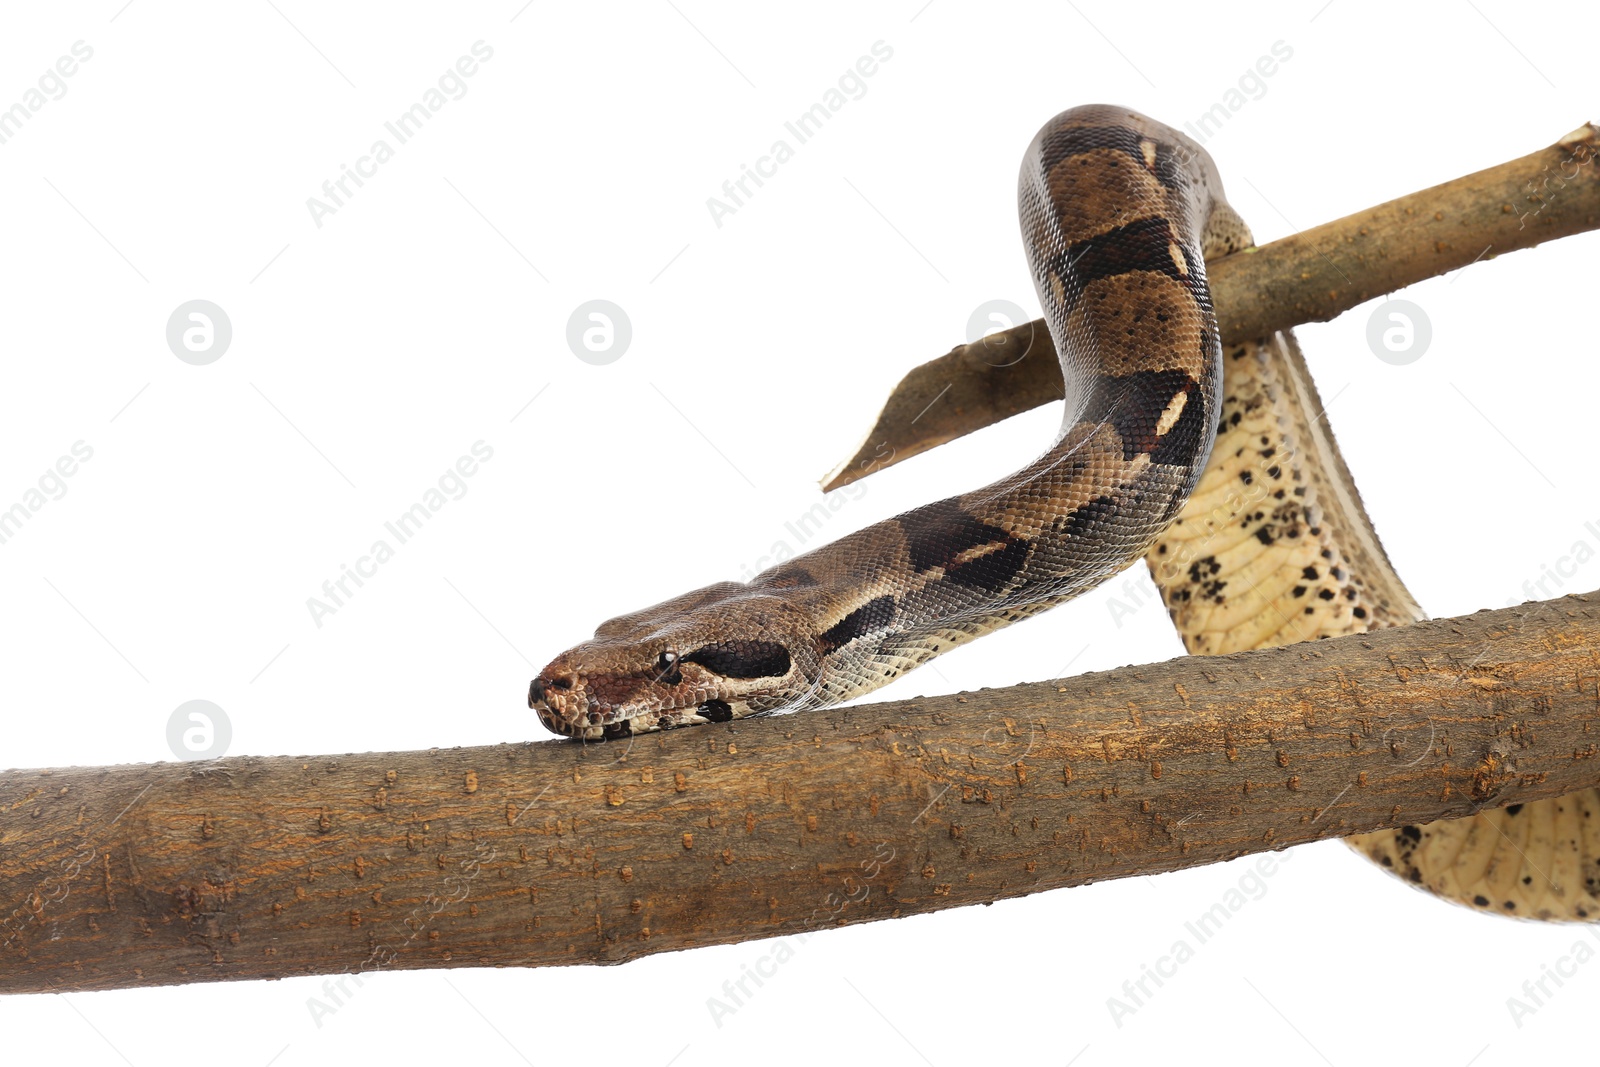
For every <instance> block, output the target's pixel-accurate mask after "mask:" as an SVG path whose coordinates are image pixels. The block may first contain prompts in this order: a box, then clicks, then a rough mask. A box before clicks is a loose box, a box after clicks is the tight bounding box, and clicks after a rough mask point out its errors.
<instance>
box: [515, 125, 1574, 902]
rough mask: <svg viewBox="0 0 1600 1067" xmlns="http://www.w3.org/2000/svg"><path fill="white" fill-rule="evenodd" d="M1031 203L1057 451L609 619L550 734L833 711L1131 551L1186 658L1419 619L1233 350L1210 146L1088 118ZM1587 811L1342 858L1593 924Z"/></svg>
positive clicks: (574, 659)
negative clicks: (1218, 291)
mask: <svg viewBox="0 0 1600 1067" xmlns="http://www.w3.org/2000/svg"><path fill="white" fill-rule="evenodd" d="M1018 204H1019V214H1020V216H1021V223H1022V235H1023V243H1024V246H1025V249H1026V253H1027V257H1028V263H1029V266H1030V267H1031V269H1032V273H1033V278H1034V283H1035V286H1036V287H1037V289H1038V294H1039V299H1040V301H1041V303H1042V305H1043V307H1044V312H1045V320H1046V322H1047V324H1048V326H1049V330H1050V334H1051V337H1052V339H1053V340H1054V342H1055V346H1056V351H1057V354H1058V356H1059V358H1060V360H1061V369H1062V375H1063V378H1064V380H1065V382H1066V393H1067V403H1066V414H1065V418H1064V420H1063V423H1062V430H1061V432H1060V434H1059V435H1058V437H1057V439H1056V441H1055V443H1054V445H1053V446H1052V447H1051V448H1050V450H1049V451H1047V452H1046V453H1045V454H1044V455H1043V456H1041V457H1040V458H1039V459H1037V460H1035V461H1034V462H1033V463H1031V464H1029V465H1028V466H1026V467H1024V468H1022V469H1021V470H1019V471H1017V472H1016V473H1015V474H1012V475H1010V476H1008V477H1006V478H1003V479H1001V480H1000V481H998V482H995V483H994V484H992V485H989V486H986V487H984V488H982V489H978V490H975V491H972V492H968V493H963V494H961V495H959V496H953V497H950V498H948V499H945V500H941V501H938V502H937V503H933V504H928V505H925V506H923V507H920V508H916V509H915V510H912V511H909V512H906V513H905V514H902V515H899V516H896V517H894V518H891V519H886V520H884V521H883V522H880V523H877V524H875V525H873V526H869V527H867V528H866V529H863V530H861V531H859V532H857V533H854V534H851V535H849V536H847V537H844V538H841V539H840V540H838V541H835V542H833V543H831V544H828V545H824V546H823V547H821V548H818V549H815V550H813V551H811V552H809V553H806V554H805V555H802V556H799V557H797V558H795V559H792V560H789V561H787V562H785V563H783V564H780V565H779V566H777V567H774V568H772V569H770V570H768V571H765V572H763V573H762V574H759V575H757V576H756V577H755V578H754V579H752V580H751V581H750V582H748V583H738V582H724V583H720V584H717V585H712V586H708V587H706V588H704V589H699V590H696V591H694V592H690V593H686V594H684V595H682V596H679V597H677V598H675V599H672V600H668V601H666V602H664V603H661V604H658V605H655V606H654V607H650V608H645V609H644V610H642V611H638V612H635V613H633V614H630V615H624V616H621V617H619V618H616V619H612V620H610V621H608V622H605V623H602V624H601V625H600V627H599V628H598V629H597V630H596V631H595V636H594V638H593V639H592V640H590V641H586V642H583V643H582V644H579V645H578V646H576V647H575V648H573V649H571V650H569V651H567V652H565V653H563V654H562V655H560V656H558V657H556V659H555V660H554V661H552V662H551V663H550V665H549V666H547V667H546V668H545V669H544V670H543V671H541V672H540V673H539V675H538V677H536V678H535V679H534V680H533V682H532V683H531V685H530V686H529V691H528V703H529V706H530V707H532V708H533V709H535V710H536V711H537V712H538V714H539V717H540V720H541V721H542V722H543V723H544V724H545V726H547V727H548V728H549V729H551V730H552V731H555V732H556V733H560V734H564V735H566V736H569V737H576V738H583V739H587V740H602V739H612V738H617V737H624V736H630V735H632V734H635V733H642V732H645V731H651V730H661V729H668V728H672V727H677V726H685V725H691V724H700V723H719V722H727V721H729V720H731V719H737V718H742V717H745V716H748V715H756V714H761V713H763V712H771V711H778V710H803V709H808V708H817V707H823V706H826V705H830V704H836V703H839V702H841V701H845V700H848V699H851V698H853V697H856V696H860V695H861V694H864V693H867V692H870V691H871V690H873V689H876V688H878V687H879V686H881V685H884V684H886V683H887V682H889V681H891V680H893V679H894V678H896V677H898V676H899V675H901V674H903V673H905V672H906V671H909V670H911V669H913V668H915V667H917V666H920V665H921V664H923V663H926V662H927V661H928V660H930V659H932V658H934V657H935V656H937V655H939V654H940V653H942V652H946V651H948V650H950V649H951V648H954V647H956V646H957V645H959V644H962V643H964V642H966V641H969V640H972V639H973V638H976V637H980V636H982V635H984V634H986V633H989V632H991V631H993V630H996V629H999V628H1000V627H1002V626H1006V625H1008V624H1010V623H1013V622H1017V621H1018V620H1021V619H1024V618H1027V617H1030V616H1033V615H1036V614H1038V613H1040V612H1042V611H1045V610H1047V609H1048V608H1051V607H1054V606H1055V605H1057V604H1060V603H1062V602H1064V601H1066V600H1069V599H1071V598H1072V597H1074V596H1076V595H1078V594H1079V593H1082V592H1084V591H1085V590H1087V589H1090V588H1092V587H1094V586H1095V585H1097V584H1099V583H1100V582H1101V581H1103V580H1105V579H1106V578H1107V577H1109V576H1111V575H1112V574H1115V573H1116V572H1118V571H1120V570H1122V569H1123V568H1124V567H1126V566H1127V565H1129V564H1130V563H1133V562H1134V561H1136V560H1138V559H1139V558H1140V557H1141V556H1145V557H1147V560H1148V563H1149V565H1150V567H1151V571H1152V575H1153V577H1154V578H1155V580H1156V584H1157V585H1158V587H1160V589H1161V591H1162V595H1163V598H1164V600H1165V601H1166V603H1167V606H1168V609H1169V611H1170V612H1171V614H1172V617H1173V621H1174V622H1175V624H1176V625H1177V627H1178V629H1179V631H1180V633H1181V634H1182V636H1183V639H1184V642H1185V644H1186V645H1187V647H1188V649H1189V651H1191V652H1193V653H1199V654H1210V655H1217V654H1225V653H1229V652H1236V651H1241V650H1244V649H1250V648H1260V647H1265V646H1268V645H1276V644H1285V643H1289V642H1293V641H1304V640H1310V639H1316V638H1324V637H1332V636H1337V635H1342V634H1349V633H1358V632H1363V631H1366V630H1369V629H1373V628H1377V627H1381V626H1394V625H1404V624H1406V623H1409V622H1412V621H1415V620H1417V619H1420V618H1421V617H1422V612H1421V610H1420V609H1419V608H1418V606H1417V604H1416V602H1415V601H1414V600H1413V599H1412V597H1411V595H1410V594H1409V593H1408V592H1407V591H1406V588H1405V586H1404V584H1402V583H1401V581H1400V579H1399V578H1398V577H1397V576H1396V575H1395V573H1394V569H1393V568H1392V566H1391V565H1390V564H1389V561H1388V558H1387V557H1386V555H1385V554H1384V551H1383V548H1382V546H1381V545H1380V544H1379V541H1378V538H1377V535H1376V534H1375V533H1374V532H1373V529H1372V525H1371V522H1370V521H1369V520H1368V518H1367V516H1366V513H1365V511H1364V509H1363V508H1362V505H1361V501H1360V498H1359V496H1358V495H1357V493H1356V491H1355V487H1354V484H1353V482H1352V480H1351V478H1350V475H1349V472H1348V470H1346V468H1345V465H1344V461H1343V459H1342V457H1341V456H1340V455H1339V451H1338V448H1337V446H1336V445H1335V443H1334V440H1333V436H1332V434H1331V432H1330V431H1329V430H1328V429H1327V426H1326V422H1325V420H1324V419H1323V418H1322V414H1323V412H1322V407H1321V404H1320V401H1319V400H1318V398H1317V394H1316V390H1315V388H1314V386H1313V385H1312V382H1311V378H1310V375H1309V374H1308V373H1307V370H1306V367H1305V363H1304V360H1303V358H1302V357H1301V354H1300V351H1299V348H1298V346H1297V344H1296V342H1295V340H1294V337H1293V335H1292V334H1290V333H1289V332H1288V331H1283V332H1281V333H1278V334H1275V335H1274V336H1272V337H1269V338H1264V339H1262V340H1260V341H1258V342H1256V343H1251V344H1244V345H1237V346H1234V347H1232V348H1231V349H1230V350H1229V351H1228V352H1226V353H1224V352H1223V351H1222V350H1221V344H1220V340H1219V334H1218V330H1217V324H1216V317H1215V315H1214V313H1213V310H1212V305H1211V296H1210V290H1209V288H1208V286H1207V283H1206V271H1205V260H1206V259H1207V258H1214V257H1216V256H1219V255H1222V254H1225V253H1228V252H1232V251H1237V250H1239V249H1242V248H1246V247H1249V246H1250V245H1251V243H1252V241H1251V236H1250V231H1249V229H1248V227H1247V226H1246V225H1245V224H1244V222H1243V220H1242V219H1240V217H1239V216H1238V215H1237V214H1236V213H1235V212H1234V211H1233V209H1232V208H1230V207H1229V206H1228V204H1227V201H1226V200H1225V199H1224V198H1223V191H1222V183H1221V180H1220V179H1219V177H1218V175H1217V172H1216V168H1215V166H1214V164H1213V163H1212V161H1211V158H1210V157H1209V156H1208V155H1207V154H1206V153H1205V151H1204V150H1203V149H1201V148H1200V146H1199V145H1198V144H1196V143H1195V142H1194V141H1192V140H1191V139H1189V138H1188V137H1186V136H1184V135H1183V134H1181V133H1179V132H1178V131H1176V130H1173V129H1171V128H1170V127H1167V126H1164V125H1162V124H1160V123H1157V122H1155V121H1153V120H1151V119H1149V118H1146V117H1144V116H1143V115H1139V114H1137V113H1134V112H1131V111H1128V110H1127V109H1124V108H1117V107H1109V106H1103V105H1095V106H1088V107H1079V108H1074V109H1072V110H1070V111H1066V112H1064V113H1062V114H1061V115H1058V116H1056V117H1055V118H1054V119H1051V120H1050V121H1049V122H1048V123H1046V124H1045V126H1044V128H1043V129H1041V130H1040V131H1039V133H1038V135H1037V136H1036V137H1035V138H1034V140H1033V142H1032V144H1030V145H1029V147H1028V150H1027V152H1026V154H1025V155H1024V157H1023V163H1022V173H1021V177H1020V181H1019V188H1018ZM1208 459H1209V463H1208ZM1444 744H1445V740H1444V739H1440V741H1439V745H1440V746H1441V747H1442V746H1443V745H1444ZM1585 797H1587V798H1588V799H1584V798H1585ZM1597 808H1600V794H1584V795H1582V796H1575V797H1566V798H1561V799H1560V800H1553V801H1545V802H1541V803H1540V804H1529V805H1525V806H1523V807H1522V809H1521V810H1520V813H1519V811H1518V809H1516V808H1507V809H1505V810H1504V812H1500V811H1495V812H1489V813H1484V814H1481V815H1478V816H1474V817H1473V818H1472V819H1467V820H1460V821H1456V822H1450V823H1435V824H1432V825H1430V826H1426V827H1405V828H1403V829H1401V830H1399V831H1381V832H1377V833H1372V834H1367V835H1362V836H1359V837H1356V838H1352V839H1351V840H1352V844H1353V845H1354V846H1355V847H1357V848H1358V849H1360V850H1361V851H1363V852H1365V853H1366V854H1367V855H1369V856H1370V857H1371V858H1373V859H1374V860H1375V861H1377V862H1379V863H1381V864H1383V865H1384V866H1386V867H1389V868H1390V869H1392V870H1394V871H1396V872H1397V873H1400V874H1402V875H1403V876H1404V877H1406V878H1408V879H1409V880H1410V881H1412V882H1414V883H1418V884H1421V885H1424V886H1425V887H1427V888H1429V889H1431V890H1433V891H1434V892H1437V893H1439V894H1441V895H1443V896H1446V897H1449V898H1451V899H1455V900H1458V901H1461V902H1464V903H1468V904H1470V905H1473V906H1476V907H1480V908H1488V909H1492V910H1496V911H1499V912H1501V913H1510V914H1517V915H1524V916H1533V917H1539V918H1585V917H1587V916H1588V915H1590V914H1595V913H1596V912H1597V911H1600V901H1597V900H1596V898H1595V897H1594V896H1593V895H1591V890H1594V891H1596V892H1600V885H1597V884H1596V881H1595V879H1593V878H1590V880H1589V882H1588V883H1587V884H1585V883H1584V876H1588V875H1590V873H1591V872H1595V873H1600V862H1597V860H1600V825H1596V823H1590V822H1588V819H1589V817H1590V816H1591V815H1592V814H1593V811H1594V809H1597ZM1517 820H1520V822H1519V821H1517ZM1535 827H1537V829H1535ZM1586 827H1594V828H1595V830H1594V833H1595V835H1597V836H1596V840H1594V841H1591V840H1589V838H1588V837H1587V836H1586V834H1585V828H1586ZM1524 846H1531V847H1533V848H1534V849H1535V850H1536V852H1537V854H1538V857H1539V858H1543V859H1544V860H1546V862H1547V864H1548V867H1549V868H1552V869H1557V870H1559V871H1561V872H1562V874H1563V878H1562V879H1561V880H1560V881H1557V880H1555V879H1553V878H1552V877H1549V876H1548V871H1546V870H1538V869H1537V868H1536V860H1535V859H1534V858H1530V857H1527V856H1525V855H1523V854H1522V852H1523V850H1524ZM1557 853H1559V854H1560V856H1559V857H1557V855H1556V854H1557ZM1558 858H1559V859H1560V860H1561V861H1562V862H1559V863H1558V862H1557V859H1558ZM1567 861H1571V862H1567ZM1569 867H1571V868H1573V870H1574V871H1581V874H1580V875H1578V876H1576V877H1573V876H1570V875H1571V872H1569V871H1568V868H1569Z"/></svg>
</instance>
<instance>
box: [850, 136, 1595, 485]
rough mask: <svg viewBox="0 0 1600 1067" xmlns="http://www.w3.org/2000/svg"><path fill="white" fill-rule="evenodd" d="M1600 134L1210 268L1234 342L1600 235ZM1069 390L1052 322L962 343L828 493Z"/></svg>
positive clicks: (908, 379) (926, 370)
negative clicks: (1503, 258) (1507, 257)
mask: <svg viewBox="0 0 1600 1067" xmlns="http://www.w3.org/2000/svg"><path fill="white" fill-rule="evenodd" d="M1597 150H1600V128H1597V127H1596V126H1594V125H1592V124H1586V125H1584V126H1580V127H1579V128H1578V129H1576V130H1574V131H1573V132H1572V133H1569V134H1568V135H1567V136H1565V137H1563V138H1561V140H1559V141H1557V142H1556V143H1555V144H1553V145H1551V146H1550V147H1549V148H1544V149H1541V150H1540V151H1537V152H1534V153H1533V154H1532V155H1527V156H1523V157H1522V158H1521V159H1514V160H1512V161H1511V162H1509V163H1502V164H1500V165H1499V166H1497V167H1491V168H1489V169H1488V170H1482V171H1479V172H1477V173H1476V174H1469V175H1467V176H1466V177H1464V178H1457V179H1456V180H1455V181H1451V182H1446V183H1444V184H1443V185H1436V186H1434V187H1433V188H1432V189H1424V190H1423V191H1422V192H1419V193H1412V194H1411V195H1410V196H1403V197H1401V198H1400V199H1398V200H1391V201H1389V202H1388V203H1387V204H1380V205H1378V206H1377V207H1374V208H1370V209H1368V210H1366V211H1360V212H1357V213H1356V214H1354V215H1348V216H1346V217H1344V218H1342V219H1338V220H1336V221H1334V222H1329V223H1326V224H1325V225H1322V226H1318V227H1316V228H1315V229H1311V230H1306V231H1304V232H1303V233H1298V234H1295V235H1294V236H1293V237H1285V238H1284V239H1283V240H1281V241H1274V242H1272V243H1271V244H1269V245H1265V246H1263V247H1261V248H1252V249H1246V250H1245V251H1243V252H1236V253H1234V254H1233V255H1230V256H1225V257H1223V258H1221V259H1217V260H1213V261H1211V262H1209V263H1207V264H1206V272H1207V275H1208V277H1209V278H1210V280H1211V292H1212V299H1213V303H1214V304H1215V305H1216V308H1217V320H1218V325H1219V326H1220V327H1221V330H1222V340H1223V343H1224V344H1230V343H1238V342H1241V341H1250V340H1254V339H1255V338H1258V337H1263V336H1266V335H1268V334H1270V333H1272V332H1273V331H1274V330H1281V329H1285V328H1287V327H1291V326H1297V325H1299V324H1300V323H1302V322H1321V321H1324V320H1327V319H1331V318H1333V317H1334V316H1336V315H1338V314H1340V313H1341V312H1344V311H1348V310H1349V309H1351V308H1353V307H1355V306H1356V305H1358V304H1362V303H1365V302H1366V301H1368V300H1371V299H1372V298H1373V297H1375V296H1381V295H1382V294H1384V293H1389V292H1393V291H1394V290H1396V289H1400V288H1403V287H1405V286H1407V285H1411V284H1413V283H1415V282H1420V281H1423V280H1424V279H1427V278H1432V277H1434V276H1435V275H1439V274H1444V273H1446V272H1448V271H1452V270H1456V269H1457V268H1460V267H1465V266H1469V265H1470V264H1472V263H1475V262H1477V261H1478V260H1479V259H1489V258H1493V257H1494V256H1498V255H1503V254H1505V253H1507V252H1514V251H1516V250H1518V249H1521V248H1531V247H1533V246H1534V245H1537V244H1540V243H1542V242H1544V241H1550V240H1554V239H1555V238H1557V237H1567V236H1570V235H1572V234H1575V233H1582V232H1583V231H1585V230H1593V229H1596V228H1600V167H1597V166H1595V156H1596V152H1597ZM1061 394H1062V387H1061V368H1060V364H1059V363H1058V361H1057V360H1056V355H1055V350H1054V348H1053V346H1052V345H1051V342H1050V334H1049V331H1048V330H1046V329H1045V325H1044V320H1043V319H1036V320H1035V321H1033V322H1029V323H1024V324H1023V325H1021V326H1016V327H1013V328H1011V329H1009V330H1005V331H1001V332H998V333H994V334H991V335H989V336H988V337H985V338H983V339H982V340H980V341H976V342H974V343H972V344H968V345H961V346H959V347H957V348H955V349H952V350H951V351H950V352H949V353H948V354H947V355H944V356H940V357H939V358H938V359H935V360H932V361H930V362H928V363H924V364H922V365H921V366H920V367H917V368H916V369H915V370H913V371H911V373H909V374H907V375H906V376H905V378H904V379H902V380H901V382H900V384H899V385H897V386H895V388H894V392H893V393H891V394H890V396H889V400H888V402H887V403H886V404H885V405H884V408H883V411H882V413H881V414H880V415H879V416H878V421H877V425H876V426H874V427H873V429H872V432H871V433H870V434H868V435H867V438H866V440H865V441H863V442H862V445H861V447H860V448H859V449H858V450H857V452H856V454H855V455H854V456H852V457H850V458H849V459H848V460H846V461H845V462H844V463H843V464H841V465H840V466H839V468H838V469H837V470H835V471H834V472H833V473H831V474H829V475H828V476H827V477H826V478H824V479H823V488H824V489H825V490H832V489H836V488H838V487H839V486H842V485H848V484H850V483H851V482H853V481H856V480H857V479H858V478H864V477H866V476H867V475H868V474H870V473H872V472H873V471H875V470H881V469H883V468H884V467H886V466H890V465H892V464H894V463H898V462H900V461H901V460H904V459H909V458H911V457H912V456H915V455H918V454H920V453H922V452H926V451H927V450H928V449H930V448H934V447H936V446H938V445H941V444H944V443H945V442H947V441H952V440H954V439H956V438H957V437H961V436H963V435H965V434H969V433H971V432H972V431H974V430H979V429H982V428H983V427H985V426H988V425H989V424H990V423H995V422H999V421H1000V420H1001V419H1005V418H1009V417H1010V416H1012V415H1016V414H1019V413H1021V412H1024V411H1027V410H1029V409H1030V408H1035V407H1038V406H1039V405H1040V404H1046V403H1049V402H1050V401H1052V400H1060V399H1061Z"/></svg>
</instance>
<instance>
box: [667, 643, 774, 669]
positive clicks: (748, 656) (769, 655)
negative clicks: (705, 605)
mask: <svg viewBox="0 0 1600 1067" xmlns="http://www.w3.org/2000/svg"><path fill="white" fill-rule="evenodd" d="M683 662H684V663H698V664H699V665H700V666H702V667H704V668H705V669H706V670H708V671H712V672H713V673H716V674H720V675H722V676H723V677H724V678H781V677H783V676H784V675H786V674H788V673H789V650H788V649H787V648H784V647H783V646H782V645H780V644H777V643H775V642H772V641H720V642H718V643H717V644H714V645H706V646H704V647H703V648H697V649H695V650H694V651H693V652H690V653H688V654H687V655H685V656H684V657H683Z"/></svg>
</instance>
